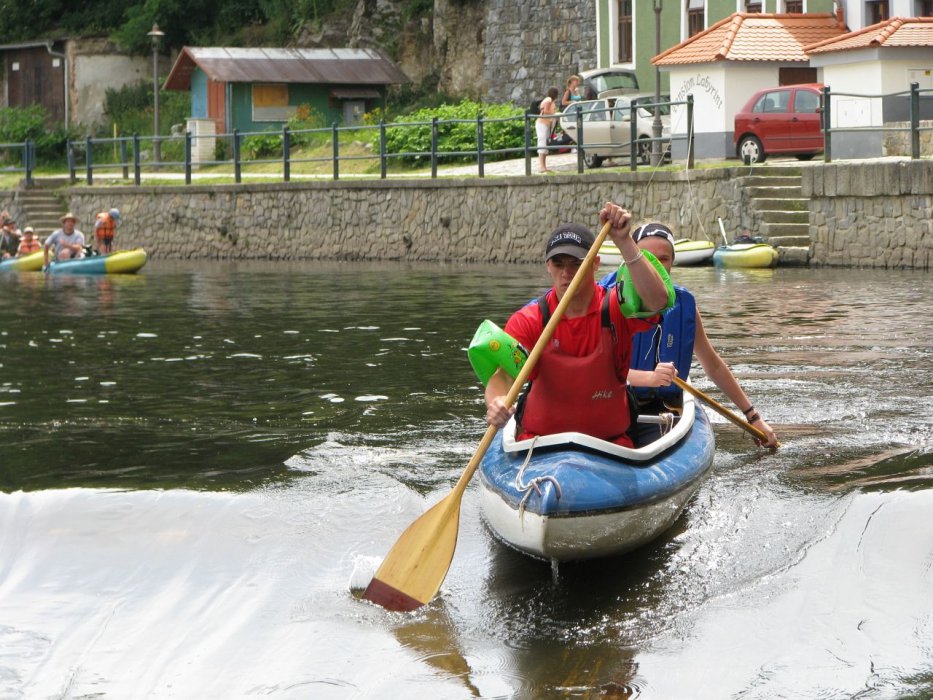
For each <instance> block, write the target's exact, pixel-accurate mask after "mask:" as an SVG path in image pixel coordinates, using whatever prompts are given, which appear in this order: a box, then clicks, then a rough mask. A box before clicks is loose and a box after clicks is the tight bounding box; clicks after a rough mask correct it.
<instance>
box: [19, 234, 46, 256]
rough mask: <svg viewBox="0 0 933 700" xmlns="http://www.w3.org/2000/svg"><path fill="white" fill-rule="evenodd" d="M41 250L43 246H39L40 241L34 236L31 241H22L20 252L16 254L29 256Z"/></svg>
mask: <svg viewBox="0 0 933 700" xmlns="http://www.w3.org/2000/svg"><path fill="white" fill-rule="evenodd" d="M41 249H42V246H41V245H39V239H38V238H36V237H35V236H33V239H32V240H31V241H27V240H26V239H25V238H23V239H21V240H20V242H19V250H18V251H17V252H16V254H17V255H29V254H30V253H38V252H39V251H40V250H41Z"/></svg>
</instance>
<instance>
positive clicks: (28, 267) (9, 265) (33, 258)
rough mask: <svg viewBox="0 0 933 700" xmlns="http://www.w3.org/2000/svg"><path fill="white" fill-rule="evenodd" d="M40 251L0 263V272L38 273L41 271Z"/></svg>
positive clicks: (41, 259) (41, 258)
mask: <svg viewBox="0 0 933 700" xmlns="http://www.w3.org/2000/svg"><path fill="white" fill-rule="evenodd" d="M42 263H43V257H42V251H41V250H39V251H36V252H35V253H30V254H29V255H24V256H22V257H20V258H7V259H6V260H4V261H2V262H0V270H16V271H17V272H38V271H39V270H41V269H42Z"/></svg>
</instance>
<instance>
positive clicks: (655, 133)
mask: <svg viewBox="0 0 933 700" xmlns="http://www.w3.org/2000/svg"><path fill="white" fill-rule="evenodd" d="M661 1H662V0H654V55H655V56H657V55H659V54H660V53H661ZM660 102H661V68H660V66H658V64H657V63H655V64H654V121H653V122H651V137H652V139H653V140H652V141H651V165H653V166H655V167H657V166H659V165H660V164H661V131H662V126H661V107H660Z"/></svg>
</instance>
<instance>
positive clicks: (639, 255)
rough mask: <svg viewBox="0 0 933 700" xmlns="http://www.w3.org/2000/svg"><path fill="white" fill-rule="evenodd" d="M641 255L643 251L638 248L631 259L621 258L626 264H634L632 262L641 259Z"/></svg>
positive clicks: (643, 253) (643, 254)
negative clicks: (636, 253)
mask: <svg viewBox="0 0 933 700" xmlns="http://www.w3.org/2000/svg"><path fill="white" fill-rule="evenodd" d="M643 257H645V251H643V250H641V249H639V251H638V255H636V256H635V257H634V258H632V259H631V260H626V259H625V258H622V262H624V263H625V264H626V265H634V264H635V263H637V262H638V261H639V260H641V259H642V258H643Z"/></svg>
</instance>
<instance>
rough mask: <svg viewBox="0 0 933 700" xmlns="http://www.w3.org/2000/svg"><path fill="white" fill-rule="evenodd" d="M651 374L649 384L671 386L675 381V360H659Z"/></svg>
mask: <svg viewBox="0 0 933 700" xmlns="http://www.w3.org/2000/svg"><path fill="white" fill-rule="evenodd" d="M651 374H652V377H651V384H650V385H649V386H670V385H671V384H673V383H674V377H676V376H677V370H676V369H675V368H674V363H673V362H659V363H658V364H657V366H656V367H655V368H654V371H653V372H652V373H651Z"/></svg>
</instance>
